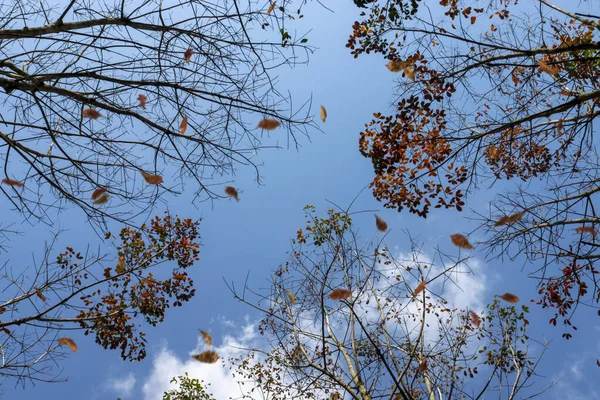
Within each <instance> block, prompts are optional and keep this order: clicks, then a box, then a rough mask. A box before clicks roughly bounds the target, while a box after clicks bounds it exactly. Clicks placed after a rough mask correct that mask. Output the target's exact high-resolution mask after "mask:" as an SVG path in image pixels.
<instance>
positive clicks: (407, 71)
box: [404, 67, 415, 81]
mask: <svg viewBox="0 0 600 400" xmlns="http://www.w3.org/2000/svg"><path fill="white" fill-rule="evenodd" d="M404 75H406V77H407V78H408V79H410V80H411V81H414V80H415V70H414V69H413V67H406V68H404Z"/></svg>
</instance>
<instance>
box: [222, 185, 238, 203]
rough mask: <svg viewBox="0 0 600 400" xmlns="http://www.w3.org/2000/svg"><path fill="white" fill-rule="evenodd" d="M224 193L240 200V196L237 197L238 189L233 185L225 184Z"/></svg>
mask: <svg viewBox="0 0 600 400" xmlns="http://www.w3.org/2000/svg"><path fill="white" fill-rule="evenodd" d="M225 194H226V195H228V196H230V197H233V198H234V199H235V200H236V201H240V198H239V197H238V191H237V189H236V188H234V187H233V186H225Z"/></svg>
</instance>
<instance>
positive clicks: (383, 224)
mask: <svg viewBox="0 0 600 400" xmlns="http://www.w3.org/2000/svg"><path fill="white" fill-rule="evenodd" d="M375 225H376V226H377V230H378V231H380V232H385V231H386V230H387V228H388V225H387V223H386V222H385V221H384V220H382V219H381V218H379V217H378V216H377V214H375Z"/></svg>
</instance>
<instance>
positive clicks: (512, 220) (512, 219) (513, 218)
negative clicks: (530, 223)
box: [508, 211, 525, 224]
mask: <svg viewBox="0 0 600 400" xmlns="http://www.w3.org/2000/svg"><path fill="white" fill-rule="evenodd" d="M523 214H525V213H524V212H523V211H521V212H518V213H516V214H513V215H511V216H510V217H508V223H509V224H514V223H515V222H517V221H519V220H520V219H521V217H523Z"/></svg>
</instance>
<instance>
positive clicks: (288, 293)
mask: <svg viewBox="0 0 600 400" xmlns="http://www.w3.org/2000/svg"><path fill="white" fill-rule="evenodd" d="M285 294H287V297H289V298H290V303H292V304H296V296H294V293H292V292H290V291H289V290H287V291H286V292H285Z"/></svg>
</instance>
